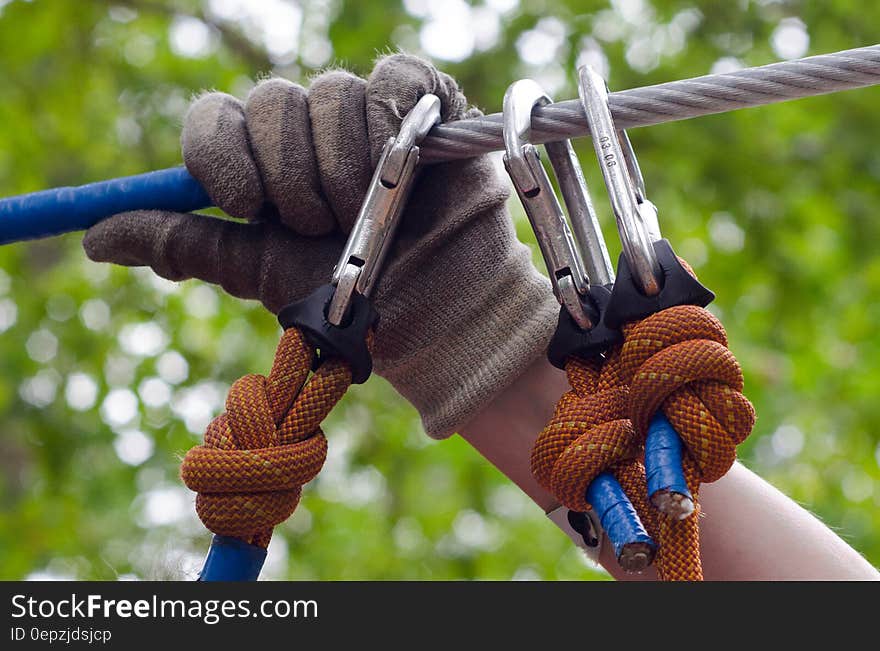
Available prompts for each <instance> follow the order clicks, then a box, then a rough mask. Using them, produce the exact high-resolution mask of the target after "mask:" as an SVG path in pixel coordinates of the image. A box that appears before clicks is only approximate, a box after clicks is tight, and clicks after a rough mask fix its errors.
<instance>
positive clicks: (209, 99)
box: [181, 92, 265, 219]
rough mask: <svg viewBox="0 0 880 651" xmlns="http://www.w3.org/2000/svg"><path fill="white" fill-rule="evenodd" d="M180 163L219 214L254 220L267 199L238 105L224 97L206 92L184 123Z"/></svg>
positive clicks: (226, 96)
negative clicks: (223, 213) (196, 181)
mask: <svg viewBox="0 0 880 651" xmlns="http://www.w3.org/2000/svg"><path fill="white" fill-rule="evenodd" d="M181 149H182V152H183V162H184V164H185V165H186V168H187V170H189V172H190V174H192V175H193V176H194V177H195V178H196V179H197V180H198V181H199V182H200V183H201V184H202V186H203V187H204V188H205V190H206V191H207V192H208V195H209V196H210V197H211V199H212V200H213V201H214V203H215V204H216V205H217V206H219V207H220V208H221V209H222V210H224V211H225V212H226V213H228V214H229V215H231V216H233V217H240V218H243V219H257V218H258V217H259V216H260V213H261V211H262V208H263V203H264V200H265V196H264V192H263V185H262V182H261V180H260V174H259V170H258V169H257V165H256V162H255V161H254V159H253V155H252V153H251V148H250V143H249V138H248V133H247V127H246V124H245V116H244V107H243V106H242V103H241V102H240V101H239V100H237V99H236V98H235V97H233V96H231V95H227V94H226V93H217V92H212V93H206V94H204V95H202V96H201V97H199V98H198V99H196V100H195V101H194V102H193V103H192V105H191V106H190V108H189V110H188V111H187V114H186V117H185V118H184V126H183V133H182V134H181Z"/></svg>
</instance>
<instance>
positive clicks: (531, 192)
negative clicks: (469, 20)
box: [503, 79, 613, 330]
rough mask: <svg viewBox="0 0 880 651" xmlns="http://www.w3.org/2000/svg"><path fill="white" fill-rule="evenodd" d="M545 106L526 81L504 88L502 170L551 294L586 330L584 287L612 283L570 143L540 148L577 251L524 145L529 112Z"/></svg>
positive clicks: (536, 160)
mask: <svg viewBox="0 0 880 651" xmlns="http://www.w3.org/2000/svg"><path fill="white" fill-rule="evenodd" d="M551 102H552V100H551V99H550V97H549V96H548V95H547V93H545V92H544V90H543V89H542V88H541V87H540V86H539V85H538V84H537V83H536V82H534V81H533V80H531V79H521V80H520V81H517V82H514V83H513V84H511V85H510V86H509V87H508V89H507V92H506V93H505V94H504V109H503V110H504V127H503V134H504V148H505V150H506V151H505V154H504V166H505V168H506V169H507V173H508V174H509V175H510V178H511V181H513V186H514V188H515V189H516V192H517V194H518V195H519V198H520V200H521V201H522V204H523V207H524V208H525V211H526V215H527V216H528V218H529V222H530V223H531V225H532V229H533V230H534V231H535V236H536V238H537V240H538V246H539V247H540V249H541V254H542V255H543V256H544V262H545V263H546V265H547V271H548V273H549V275H550V282H551V283H552V284H553V293H554V294H555V295H556V298H557V299H558V300H559V302H560V303H561V304H562V305H563V306H564V307H565V309H566V310H567V311H568V313H569V314H570V315H571V317H572V319H574V321H575V323H577V324H578V326H580V327H581V328H583V329H584V330H589V329H590V328H592V327H593V325H594V324H593V322H592V319H591V317H590V315H589V314H588V313H587V311H586V309H585V308H584V303H583V298H584V297H585V295H586V293H587V291H589V288H590V282H594V283H597V284H603V285H604V284H608V283H610V282H612V278H613V274H612V271H611V269H612V268H611V260H610V258H609V256H608V250H607V248H606V247H605V241H604V239H603V238H602V231H601V230H600V228H599V220H598V218H597V217H596V211H595V209H594V208H593V203H592V201H591V200H590V195H589V193H588V191H587V187H586V183H585V182H584V177H583V173H582V172H581V169H580V165H579V164H578V162H577V157H576V156H575V153H574V149H573V148H572V146H571V143H570V142H569V141H568V140H564V141H561V142H551V143H547V144H546V145H545V148H546V150H547V154H548V157H549V159H550V164H551V166H552V167H553V172H554V174H555V175H556V178H557V180H558V181H559V187H560V190H561V192H562V196H563V199H564V200H565V205H566V208H567V209H568V215H569V219H570V220H571V223H572V227H573V229H574V231H575V234H576V236H577V242H578V244H579V245H580V251H579V250H578V248H577V247H576V246H575V242H574V239H573V238H572V235H571V230H570V229H569V227H568V223H567V222H566V220H565V214H564V213H563V211H562V206H561V205H560V204H559V199H557V198H556V194H555V193H554V192H553V186H552V185H551V184H550V178H549V176H548V175H547V172H546V170H545V169H544V166H543V165H542V164H541V158H540V154H539V153H538V149H537V147H535V145H533V144H531V143H530V142H529V138H530V135H531V122H532V117H531V116H532V109H534V107H535V106H544V105H546V104H549V103H551ZM582 254H583V255H582Z"/></svg>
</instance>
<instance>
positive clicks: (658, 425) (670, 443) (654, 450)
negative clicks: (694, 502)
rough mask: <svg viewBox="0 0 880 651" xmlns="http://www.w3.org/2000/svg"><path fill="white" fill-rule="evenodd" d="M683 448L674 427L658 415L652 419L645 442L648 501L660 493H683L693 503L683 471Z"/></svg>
mask: <svg viewBox="0 0 880 651" xmlns="http://www.w3.org/2000/svg"><path fill="white" fill-rule="evenodd" d="M683 452H684V444H683V443H682V441H681V437H680V436H679V435H678V433H677V432H676V431H675V429H673V427H672V423H670V422H669V420H668V419H667V418H666V416H664V415H663V412H660V411H658V412H657V413H656V414H654V418H652V419H651V424H650V426H649V427H648V435H647V438H646V439H645V476H646V478H647V484H648V498H651V497H653V496H654V494H655V493H657V492H658V491H669V492H671V493H680V494H682V495H684V496H686V497H688V498H689V499H693V496H692V495H691V492H690V490H688V486H687V482H686V481H685V477H684V470H683V469H682V463H681V459H682V454H683Z"/></svg>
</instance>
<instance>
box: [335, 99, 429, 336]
mask: <svg viewBox="0 0 880 651" xmlns="http://www.w3.org/2000/svg"><path fill="white" fill-rule="evenodd" d="M438 122H440V98H438V97H437V96H436V95H431V94H427V95H424V96H423V97H422V98H421V99H420V100H419V101H418V103H417V104H416V105H415V106H414V107H413V109H412V110H411V111H410V112H409V113H407V115H406V117H405V118H404V119H403V122H402V123H401V125H400V131H399V132H398V134H397V136H396V137H392V138H389V139H388V142H386V143H385V147H384V149H383V150H382V156H381V157H380V158H379V163H378V164H377V165H376V171H375V172H374V173H373V178H372V180H371V181H370V187H369V189H368V190H367V194H366V197H365V198H364V202H363V204H362V205H361V210H360V212H359V213H358V217H357V221H355V224H354V227H353V228H352V230H351V233H350V234H349V236H348V241H347V242H346V243H345V249H343V251H342V255H341V256H340V257H339V262H337V263H336V267H335V268H334V269H333V278H332V280H331V284H332V285H333V286H334V287H335V288H336V290H335V291H334V293H333V298H332V299H331V301H330V306H329V307H328V309H327V321H328V322H329V323H331V324H332V325H334V326H341V325H343V323H344V321H345V320H346V319H347V317H348V313H349V309H350V307H351V303H352V297H353V295H354V293H355V292H357V293H358V294H360V295H361V296H364V297H368V296H369V295H370V292H371V291H372V289H373V287H374V286H375V284H376V281H377V280H378V277H379V273H380V271H381V269H382V265H383V263H384V262H385V257H386V255H387V254H388V250H389V248H390V245H391V242H392V241H393V240H394V233H395V232H396V230H397V226H398V224H399V223H400V216H401V214H402V213H403V207H404V206H405V205H406V199H407V196H408V195H409V192H410V190H411V189H412V185H413V179H414V176H415V170H416V165H418V162H419V147H418V143H419V142H421V140H422V139H423V138H424V137H425V136H426V135H427V134H428V132H429V131H430V130H431V127H433V126H434V125H435V124H437V123H438Z"/></svg>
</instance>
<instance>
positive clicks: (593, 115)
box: [578, 65, 663, 296]
mask: <svg viewBox="0 0 880 651" xmlns="http://www.w3.org/2000/svg"><path fill="white" fill-rule="evenodd" d="M578 95H579V96H580V99H581V106H583V109H584V113H585V114H586V116H587V124H588V125H589V127H590V134H591V135H592V139H593V148H594V149H595V150H596V156H597V157H598V158H599V163H600V168H601V169H602V176H603V178H604V179H605V185H606V187H607V188H608V196H609V197H610V199H611V208H612V210H613V211H614V217H615V219H616V221H617V230H618V232H619V233H620V241H621V244H622V245H623V253H624V255H625V256H626V259H627V261H628V262H629V266H630V268H631V270H632V273H633V277H634V278H635V280H636V282H637V283H638V285H639V289H640V290H641V292H642V293H643V294H645V295H646V296H656V295H657V294H659V293H660V290H661V289H662V287H663V274H662V271H661V269H660V264H659V262H658V260H657V254H656V253H655V252H654V242H656V241H657V240H659V239H660V225H659V223H658V221H657V207H656V206H655V205H654V204H653V203H651V202H650V201H648V199H647V197H646V196H645V181H644V179H643V178H642V172H641V170H640V169H639V164H638V162H637V161H636V156H635V153H634V152H633V148H632V144H631V143H630V140H629V136H627V135H626V131H623V130H618V129H617V128H616V127H615V125H614V118H613V117H612V116H611V108H610V106H609V104H608V87H607V85H606V84H605V80H604V79H603V78H602V76H601V75H599V73H597V72H596V71H595V70H593V69H592V68H591V67H590V66H588V65H584V66H581V67H580V68H578ZM621 163H622V164H621Z"/></svg>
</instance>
